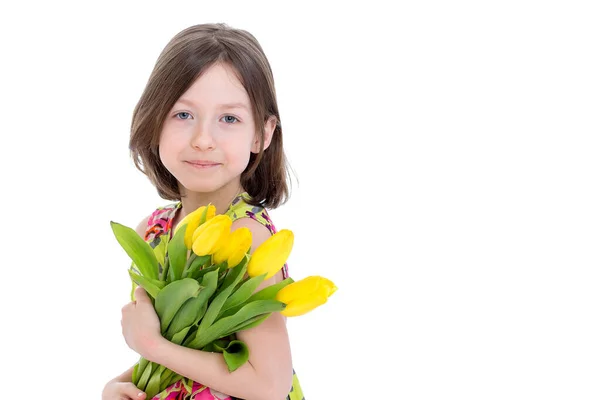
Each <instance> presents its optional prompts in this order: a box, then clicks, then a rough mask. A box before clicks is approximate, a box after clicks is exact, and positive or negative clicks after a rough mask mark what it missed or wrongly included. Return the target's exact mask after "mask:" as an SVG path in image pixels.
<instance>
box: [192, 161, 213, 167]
mask: <svg viewBox="0 0 600 400" xmlns="http://www.w3.org/2000/svg"><path fill="white" fill-rule="evenodd" d="M185 163H186V164H189V165H191V166H192V167H195V168H213V167H218V166H219V165H221V164H220V163H216V162H212V161H185Z"/></svg>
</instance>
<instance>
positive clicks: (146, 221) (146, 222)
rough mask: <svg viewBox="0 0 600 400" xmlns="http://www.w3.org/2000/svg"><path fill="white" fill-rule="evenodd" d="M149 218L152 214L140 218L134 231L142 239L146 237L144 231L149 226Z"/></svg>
mask: <svg viewBox="0 0 600 400" xmlns="http://www.w3.org/2000/svg"><path fill="white" fill-rule="evenodd" d="M150 218H152V214H148V215H147V216H146V217H144V218H142V220H141V221H140V223H139V224H138V225H137V227H136V228H135V231H136V232H137V234H138V235H140V236H141V237H142V239H143V238H144V236H146V231H147V230H148V226H149V225H150Z"/></svg>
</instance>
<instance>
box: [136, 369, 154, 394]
mask: <svg viewBox="0 0 600 400" xmlns="http://www.w3.org/2000/svg"><path fill="white" fill-rule="evenodd" d="M155 365H156V364H154V363H153V362H148V364H147V365H146V368H144V373H143V374H142V376H141V377H140V381H139V382H138V384H137V385H136V386H137V388H138V389H140V390H143V391H144V392H145V391H146V385H147V384H148V380H149V379H150V376H151V375H152V369H153V368H154V366H155Z"/></svg>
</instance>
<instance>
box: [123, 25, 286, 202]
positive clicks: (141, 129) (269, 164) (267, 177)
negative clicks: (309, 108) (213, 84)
mask: <svg viewBox="0 0 600 400" xmlns="http://www.w3.org/2000/svg"><path fill="white" fill-rule="evenodd" d="M219 62H221V63H224V64H228V65H230V66H231V67H232V68H233V70H234V71H235V72H236V73H237V76H238V79H239V80H240V82H241V84H242V85H243V86H244V89H245V90H246V92H247V93H248V97H249V98H250V103H251V105H252V114H253V116H254V121H255V129H256V132H258V133H259V134H260V139H261V148H260V152H259V153H258V154H254V153H252V154H251V155H250V161H249V163H248V166H247V167H246V169H245V170H244V172H243V173H242V176H241V184H242V186H243V188H244V190H246V191H247V192H248V194H249V195H250V196H251V197H252V200H251V201H249V203H251V204H253V205H260V206H263V207H268V208H276V207H278V206H279V205H281V204H283V203H285V202H286V201H287V200H288V198H289V190H288V181H289V173H288V168H287V160H286V157H285V153H284V151H283V138H282V131H281V122H280V119H279V110H278V107H277V98H276V95H275V84H274V80H273V72H272V71H271V66H270V65H269V62H268V60H267V57H266V56H265V54H264V52H263V50H262V48H261V46H260V44H259V43H258V41H257V40H256V38H255V37H254V36H253V35H252V34H250V33H249V32H246V31H244V30H240V29H233V28H231V27H229V26H227V25H226V24H200V25H194V26H191V27H189V28H186V29H184V30H183V31H181V32H179V33H178V34H177V35H175V36H174V37H173V38H172V39H171V41H170V42H169V43H168V44H167V45H166V47H165V48H164V49H163V51H162V52H161V54H160V56H159V57H158V60H157V61H156V64H155V66H154V70H153V71H152V73H151V75H150V78H149V79H148V83H147V84H146V88H145V89H144V92H143V93H142V96H141V98H140V100H139V101H138V103H137V105H136V107H135V109H134V111H133V120H132V123H131V136H130V140H129V149H130V151H131V156H132V158H133V162H134V164H135V166H136V167H137V169H139V170H140V171H141V172H143V173H144V174H145V175H146V176H147V177H148V178H149V179H150V182H152V184H153V185H154V186H155V187H156V189H157V190H158V194H159V195H160V197H162V198H163V199H166V200H181V193H180V192H179V185H178V182H177V179H176V178H175V177H174V176H173V175H172V174H171V173H170V172H169V171H168V170H167V169H166V168H165V166H164V165H163V164H162V162H161V160H160V157H159V152H158V144H159V140H160V133H161V131H162V127H163V123H164V121H165V118H166V117H167V114H168V113H169V111H170V110H171V108H172V107H173V105H174V104H175V102H177V100H178V99H179V97H181V95H183V93H185V91H186V90H187V89H188V88H189V87H190V86H191V85H192V84H193V83H194V81H195V80H196V79H197V78H198V77H199V76H200V75H201V74H202V72H203V71H205V70H206V69H207V68H209V67H210V66H212V65H213V64H215V63H219ZM271 116H275V117H276V118H277V125H276V127H275V130H274V132H273V138H272V139H271V144H270V146H269V147H268V148H267V149H266V150H264V149H263V145H264V126H265V122H266V121H267V120H268V118H269V117H271Z"/></svg>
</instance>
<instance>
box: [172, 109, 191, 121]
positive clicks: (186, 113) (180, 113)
mask: <svg viewBox="0 0 600 400" xmlns="http://www.w3.org/2000/svg"><path fill="white" fill-rule="evenodd" d="M182 114H185V115H190V113H188V112H185V111H182V112H178V113H177V114H175V116H176V117H177V116H178V115H182ZM178 119H183V120H186V119H188V118H178Z"/></svg>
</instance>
